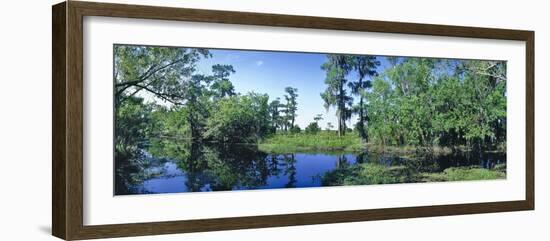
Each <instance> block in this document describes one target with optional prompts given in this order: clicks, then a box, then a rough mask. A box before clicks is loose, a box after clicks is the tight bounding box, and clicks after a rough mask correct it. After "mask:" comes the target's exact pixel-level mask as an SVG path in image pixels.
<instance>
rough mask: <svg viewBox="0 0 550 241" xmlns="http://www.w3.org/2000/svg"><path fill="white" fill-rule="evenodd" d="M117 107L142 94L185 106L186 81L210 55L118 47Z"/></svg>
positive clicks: (199, 51) (185, 50) (197, 51)
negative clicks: (201, 59)
mask: <svg viewBox="0 0 550 241" xmlns="http://www.w3.org/2000/svg"><path fill="white" fill-rule="evenodd" d="M114 52H115V54H114V62H115V63H114V64H115V68H114V69H115V71H114V79H115V105H116V106H118V105H119V104H120V103H121V102H123V101H125V100H127V99H128V98H131V97H133V96H135V95H136V94H138V93H141V92H148V93H149V94H151V95H152V96H154V97H155V98H157V99H160V100H162V101H166V102H170V103H172V104H181V102H182V101H183V100H184V99H185V93H184V90H183V89H182V88H181V85H182V83H183V82H185V81H188V80H189V79H190V78H191V77H192V75H193V73H194V72H195V64H196V63H197V62H198V61H199V59H200V58H201V57H210V52H209V51H208V50H206V49H199V48H170V47H149V46H129V45H115V47H114Z"/></svg>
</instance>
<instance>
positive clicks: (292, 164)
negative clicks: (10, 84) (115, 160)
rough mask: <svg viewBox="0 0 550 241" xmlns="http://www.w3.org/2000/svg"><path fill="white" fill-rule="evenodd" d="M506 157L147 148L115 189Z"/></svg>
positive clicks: (236, 186)
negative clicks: (156, 151)
mask: <svg viewBox="0 0 550 241" xmlns="http://www.w3.org/2000/svg"><path fill="white" fill-rule="evenodd" d="M505 162H506V155H505V154H502V153H483V154H474V153H453V154H448V155H437V156H436V155H425V156H421V157H414V158H413V157H402V156H397V155H392V154H378V153H369V152H363V153H335V152H332V153H330V152H327V153H288V154H270V153H265V152H262V151H260V150H258V149H257V148H255V147H250V146H231V147H207V146H200V147H197V146H191V147H189V146H187V147H186V148H180V149H176V150H175V151H168V152H166V153H162V157H158V156H154V155H153V154H151V153H147V152H144V154H143V156H142V157H141V158H140V160H138V161H133V162H128V163H125V164H122V165H118V167H117V170H118V172H117V175H115V176H116V185H115V189H116V190H115V194H116V195H124V194H147V193H180V192H205V191H223V190H250V189H272V188H300V187H319V186H323V176H324V175H325V174H326V173H327V172H331V171H334V170H337V169H338V168H345V167H349V166H353V165H358V164H359V163H376V164H380V165H384V166H388V167H391V166H405V167H406V168H412V169H414V170H415V171H418V172H428V173H437V172H442V171H443V170H445V169H446V168H449V167H461V166H477V167H482V168H492V167H494V166H495V165H497V164H504V163H505ZM129 163H132V164H129ZM119 164H120V163H119ZM411 182H412V181H411Z"/></svg>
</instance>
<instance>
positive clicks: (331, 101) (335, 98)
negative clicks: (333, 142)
mask: <svg viewBox="0 0 550 241" xmlns="http://www.w3.org/2000/svg"><path fill="white" fill-rule="evenodd" d="M321 68H322V69H323V70H325V72H326V77H325V84H326V85H327V88H326V89H325V91H324V92H323V93H321V98H322V99H323V101H324V106H325V108H326V109H327V110H328V109H329V108H330V107H331V106H334V107H336V116H337V118H338V135H339V136H343V135H345V133H346V121H347V120H348V119H350V118H351V113H352V110H351V105H352V104H353V98H352V97H351V96H349V95H348V93H347V91H346V88H345V86H346V83H347V79H346V77H347V75H348V73H349V72H350V71H351V70H352V69H353V65H352V61H351V59H350V56H347V55H338V54H329V55H327V62H325V63H324V64H323V65H322V66H321Z"/></svg>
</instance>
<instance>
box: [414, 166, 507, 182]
mask: <svg viewBox="0 0 550 241" xmlns="http://www.w3.org/2000/svg"><path fill="white" fill-rule="evenodd" d="M503 178H506V173H504V172H502V171H500V170H497V169H485V168H479V167H451V168H447V169H445V170H444V171H443V172H441V173H425V174H423V181H426V182H436V181H440V182H445V181H475V180H494V179H503Z"/></svg>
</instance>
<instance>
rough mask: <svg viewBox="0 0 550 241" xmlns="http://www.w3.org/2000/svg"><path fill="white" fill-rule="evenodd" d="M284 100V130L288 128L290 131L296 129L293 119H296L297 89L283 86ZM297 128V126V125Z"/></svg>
mask: <svg viewBox="0 0 550 241" xmlns="http://www.w3.org/2000/svg"><path fill="white" fill-rule="evenodd" d="M285 92H286V94H285V100H286V104H285V105H284V113H285V115H284V116H283V118H284V128H285V130H287V128H288V129H290V131H293V130H292V129H294V131H296V126H295V125H294V121H295V120H296V116H297V114H296V111H297V110H298V103H297V102H296V98H297V97H298V89H296V88H292V87H286V88H285ZM298 129H299V127H298Z"/></svg>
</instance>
